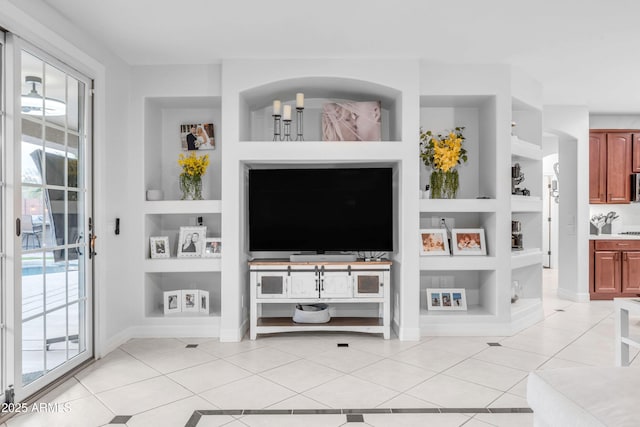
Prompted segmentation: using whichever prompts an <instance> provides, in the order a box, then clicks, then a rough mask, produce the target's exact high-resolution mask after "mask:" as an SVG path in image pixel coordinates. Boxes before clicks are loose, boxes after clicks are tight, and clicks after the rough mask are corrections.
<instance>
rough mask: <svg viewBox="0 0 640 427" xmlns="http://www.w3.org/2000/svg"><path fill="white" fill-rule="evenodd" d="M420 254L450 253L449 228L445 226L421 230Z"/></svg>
mask: <svg viewBox="0 0 640 427" xmlns="http://www.w3.org/2000/svg"><path fill="white" fill-rule="evenodd" d="M420 255H450V252H449V240H448V239H447V230H446V229H444V228H426V229H422V230H420Z"/></svg>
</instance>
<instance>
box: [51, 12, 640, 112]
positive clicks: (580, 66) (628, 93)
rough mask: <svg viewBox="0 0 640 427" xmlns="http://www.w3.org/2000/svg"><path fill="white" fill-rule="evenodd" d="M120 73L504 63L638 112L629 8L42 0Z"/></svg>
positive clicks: (580, 100) (580, 99)
mask: <svg viewBox="0 0 640 427" xmlns="http://www.w3.org/2000/svg"><path fill="white" fill-rule="evenodd" d="M44 1H45V2H46V3H48V4H49V5H51V7H53V8H54V9H57V10H58V11H59V12H60V13H61V14H62V15H64V16H66V17H67V18H68V19H69V20H70V21H71V22H72V23H73V24H74V25H76V26H79V27H81V28H82V29H84V30H85V31H86V32H87V33H89V34H90V35H92V36H93V37H94V38H96V39H97V40H99V41H101V42H102V43H104V44H105V45H106V46H107V47H108V48H110V49H111V50H112V51H113V52H114V53H116V54H117V55H118V56H120V57H122V58H123V59H124V60H125V61H126V62H127V63H129V64H132V65H141V64H190V63H192V64H195V63H197V64H201V63H214V62H219V61H220V59H221V58H247V57H252V58H273V57H287V58H300V57H308V58H312V57H316V58H317V57H321V58H322V57H350V58H352V57H367V58H378V57H384V58H394V57H403V58H407V57H409V58H421V59H424V60H427V61H430V62H447V63H461V64H465V63H467V64H470V63H505V64H513V65H516V66H519V67H521V68H523V69H524V70H525V71H527V72H528V73H529V74H530V75H531V76H533V77H534V78H536V79H537V80H539V81H540V82H542V83H543V85H544V88H545V103H547V104H569V105H587V106H588V107H589V109H590V111H591V112H619V113H622V112H625V113H640V76H638V70H640V55H639V54H638V52H637V50H638V48H639V47H640V25H639V24H638V21H637V19H638V16H640V1H637V0H535V1H527V2H525V1H524V0H438V1H434V0H395V1H391V0H320V1H314V2H309V1H303V0H227V1H217V0H180V1H171V0H107V1H105V0H44Z"/></svg>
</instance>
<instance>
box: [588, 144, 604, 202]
mask: <svg viewBox="0 0 640 427" xmlns="http://www.w3.org/2000/svg"><path fill="white" fill-rule="evenodd" d="M606 191H607V134H606V133H601V132H591V133H590V134H589V203H607V197H606Z"/></svg>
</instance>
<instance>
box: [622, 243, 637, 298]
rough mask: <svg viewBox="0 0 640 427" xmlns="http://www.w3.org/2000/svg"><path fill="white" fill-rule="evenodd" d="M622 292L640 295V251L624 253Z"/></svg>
mask: <svg viewBox="0 0 640 427" xmlns="http://www.w3.org/2000/svg"><path fill="white" fill-rule="evenodd" d="M622 292H623V293H629V292H632V293H638V294H640V251H637V252H622Z"/></svg>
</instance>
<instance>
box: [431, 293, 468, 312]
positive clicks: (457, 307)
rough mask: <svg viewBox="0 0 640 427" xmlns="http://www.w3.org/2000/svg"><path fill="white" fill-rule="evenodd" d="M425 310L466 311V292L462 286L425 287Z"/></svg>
mask: <svg viewBox="0 0 640 427" xmlns="http://www.w3.org/2000/svg"><path fill="white" fill-rule="evenodd" d="M427 310H432V311H466V310H467V294H466V292H465V289H464V288H427Z"/></svg>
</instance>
